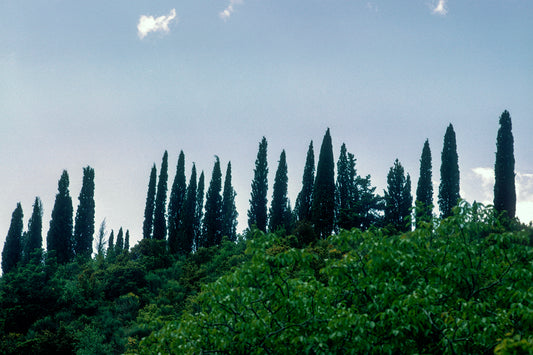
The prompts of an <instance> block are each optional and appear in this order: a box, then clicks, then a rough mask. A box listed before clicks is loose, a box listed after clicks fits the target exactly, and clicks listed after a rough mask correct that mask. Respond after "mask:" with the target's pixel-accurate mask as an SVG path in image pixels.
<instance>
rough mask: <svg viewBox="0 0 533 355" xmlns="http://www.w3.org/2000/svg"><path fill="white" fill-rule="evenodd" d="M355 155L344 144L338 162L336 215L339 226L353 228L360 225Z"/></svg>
mask: <svg viewBox="0 0 533 355" xmlns="http://www.w3.org/2000/svg"><path fill="white" fill-rule="evenodd" d="M355 161H356V159H355V157H354V155H353V154H352V153H348V151H347V149H346V144H344V143H343V144H342V146H341V152H340V155H339V160H338V162H337V184H336V194H335V197H336V204H335V205H336V215H337V218H336V219H337V228H342V229H351V228H353V227H359V225H358V214H357V213H358V211H357V205H358V202H359V191H358V186H357V181H358V180H357V173H356V170H355Z"/></svg>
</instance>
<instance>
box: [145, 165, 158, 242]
mask: <svg viewBox="0 0 533 355" xmlns="http://www.w3.org/2000/svg"><path fill="white" fill-rule="evenodd" d="M156 179H157V168H156V167H155V164H154V165H153V166H152V171H151V173H150V181H149V182H148V193H147V196H146V207H145V208H144V223H143V238H145V239H150V238H152V231H153V228H154V204H155V185H156Z"/></svg>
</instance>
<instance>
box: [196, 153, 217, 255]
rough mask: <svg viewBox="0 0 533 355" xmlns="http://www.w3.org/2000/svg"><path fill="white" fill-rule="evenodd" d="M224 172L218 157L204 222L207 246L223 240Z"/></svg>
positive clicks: (208, 193) (206, 203) (208, 192)
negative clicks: (222, 193)
mask: <svg viewBox="0 0 533 355" xmlns="http://www.w3.org/2000/svg"><path fill="white" fill-rule="evenodd" d="M221 190H222V172H221V170H220V160H219V158H218V157H216V160H215V166H214V167H213V174H212V175H211V182H210V183H209V189H208V190H207V195H206V198H205V216H204V223H203V234H204V237H203V240H204V241H205V245H201V246H205V247H211V246H214V245H218V244H220V242H221V241H222V196H220V192H221Z"/></svg>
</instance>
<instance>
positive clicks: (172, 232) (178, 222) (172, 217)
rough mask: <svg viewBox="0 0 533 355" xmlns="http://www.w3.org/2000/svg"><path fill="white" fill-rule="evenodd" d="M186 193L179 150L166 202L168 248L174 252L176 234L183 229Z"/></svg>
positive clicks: (176, 240) (182, 157)
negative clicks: (174, 174)
mask: <svg viewBox="0 0 533 355" xmlns="http://www.w3.org/2000/svg"><path fill="white" fill-rule="evenodd" d="M186 193H187V186H186V182H185V155H184V154H183V151H180V155H179V158H178V165H177V168H176V177H175V178H174V183H173V184H172V189H171V190H170V201H169V203H168V248H169V250H170V252H171V253H173V254H174V253H176V252H177V250H178V249H177V248H178V246H177V245H178V234H179V232H180V230H182V229H183V226H182V222H183V221H182V220H183V215H182V212H183V203H184V201H185V195H186Z"/></svg>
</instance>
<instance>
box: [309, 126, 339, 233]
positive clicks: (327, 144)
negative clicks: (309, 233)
mask: <svg viewBox="0 0 533 355" xmlns="http://www.w3.org/2000/svg"><path fill="white" fill-rule="evenodd" d="M334 218H335V162H334V160H333V146H332V143H331V135H330V132H329V128H328V129H327V131H326V134H325V135H324V139H323V140H322V146H321V147H320V155H319V156H318V164H317V168H316V178H315V185H314V188H313V202H312V205H311V222H312V224H313V225H314V227H315V232H316V233H317V234H318V235H319V237H320V238H322V239H324V238H326V237H327V236H329V235H330V234H331V232H332V231H333V225H334Z"/></svg>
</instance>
